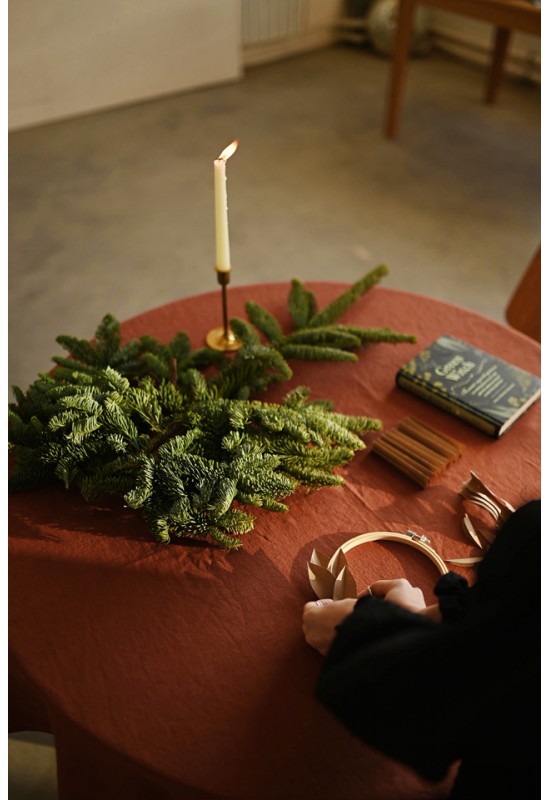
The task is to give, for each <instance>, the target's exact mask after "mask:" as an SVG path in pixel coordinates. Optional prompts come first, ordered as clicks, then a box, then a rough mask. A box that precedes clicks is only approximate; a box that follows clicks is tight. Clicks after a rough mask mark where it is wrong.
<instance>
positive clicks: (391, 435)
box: [381, 429, 449, 473]
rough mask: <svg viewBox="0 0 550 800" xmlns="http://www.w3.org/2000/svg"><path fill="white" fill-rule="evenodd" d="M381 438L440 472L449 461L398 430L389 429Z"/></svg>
mask: <svg viewBox="0 0 550 800" xmlns="http://www.w3.org/2000/svg"><path fill="white" fill-rule="evenodd" d="M381 438H382V439H384V440H385V441H387V442H390V443H391V444H393V445H395V447H398V448H399V449H400V450H403V452H405V453H408V454H409V455H411V456H412V457H414V459H415V460H416V461H418V462H419V463H421V464H425V465H426V466H428V467H430V468H431V469H432V470H434V471H436V472H438V473H439V472H442V471H443V470H444V469H445V467H446V466H447V464H448V463H449V462H448V459H447V458H445V457H444V456H442V455H440V454H439V453H436V452H435V451H434V450H432V449H430V448H429V447H426V445H424V444H421V443H420V442H419V441H418V440H417V439H413V438H412V437H411V436H408V435H407V434H406V433H403V432H402V431H400V430H397V429H394V430H389V431H388V432H387V433H385V434H384V435H383V436H382V437H381Z"/></svg>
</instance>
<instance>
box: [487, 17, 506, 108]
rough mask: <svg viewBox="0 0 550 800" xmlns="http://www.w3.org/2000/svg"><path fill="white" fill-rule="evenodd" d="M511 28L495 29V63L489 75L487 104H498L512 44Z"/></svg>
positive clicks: (492, 64)
mask: <svg viewBox="0 0 550 800" xmlns="http://www.w3.org/2000/svg"><path fill="white" fill-rule="evenodd" d="M510 33H511V31H510V28H501V27H496V28H495V34H494V41H493V61H492V63H491V71H490V73H489V81H488V83H487V92H486V94H485V102H486V103H489V104H492V103H495V102H496V99H497V94H498V90H499V88H500V82H501V78H502V72H503V69H504V61H505V60H506V53H507V51H508V44H509V42H510Z"/></svg>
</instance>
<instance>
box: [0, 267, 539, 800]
mask: <svg viewBox="0 0 550 800" xmlns="http://www.w3.org/2000/svg"><path fill="white" fill-rule="evenodd" d="M308 288H311V289H312V290H313V291H314V292H315V293H316V295H317V297H318V300H319V303H320V304H321V305H325V304H326V303H328V302H329V301H330V300H331V299H334V298H335V297H336V296H337V295H338V294H340V293H341V292H342V291H343V290H344V288H346V287H345V286H344V285H343V284H336V283H319V284H313V285H311V286H309V287H308ZM288 291H289V286H288V285H287V284H263V285H257V286H246V287H238V288H233V289H231V290H230V292H229V311H230V315H231V316H239V317H241V318H245V313H244V303H245V302H246V300H248V299H252V300H255V301H256V302H258V303H260V304H262V305H264V306H265V307H267V308H268V309H269V310H270V311H272V312H273V313H274V314H275V315H276V316H277V317H278V318H279V319H280V320H281V321H282V324H283V326H285V325H287V326H288V324H289V318H288V314H287V311H286V301H287V295H288ZM219 317H220V303H219V296H218V294H217V293H211V294H205V295H201V296H198V297H193V298H188V299H183V300H180V301H177V302H174V303H171V304H169V305H167V306H163V307H162V308H158V309H155V310H153V311H150V312H148V313H145V314H142V315H141V316H139V317H136V318H134V319H132V320H129V321H128V322H126V323H124V324H123V326H122V327H123V335H124V338H125V340H127V339H129V338H133V337H136V336H139V335H141V334H144V333H149V334H151V335H153V336H156V337H158V338H159V339H161V340H162V341H168V340H169V339H171V338H172V337H173V335H174V334H175V333H176V332H177V331H179V330H185V331H187V332H188V333H189V335H190V337H191V340H192V343H193V344H194V345H195V346H198V345H202V344H203V342H204V336H205V334H206V332H207V331H209V330H210V329H211V328H213V327H216V326H217V325H219V324H220V319H219ZM343 321H347V322H350V323H355V324H359V325H365V326H385V325H389V326H391V327H393V328H395V329H397V330H400V331H403V332H410V333H414V334H416V336H417V343H416V344H408V343H407V344H395V345H392V344H379V345H375V346H371V347H367V348H364V349H363V350H362V351H361V353H360V356H359V361H358V362H357V363H356V364H346V363H338V364H327V363H322V364H321V363H318V362H316V363H311V362H310V363H303V362H294V363H293V367H294V370H295V373H294V377H293V378H292V380H291V381H289V382H288V384H287V385H285V386H282V387H278V388H277V389H275V390H272V391H271V392H270V393H269V394H268V395H267V396H266V399H279V398H280V397H281V396H282V395H283V394H284V393H285V392H286V391H288V390H289V389H290V388H292V387H293V386H297V385H307V386H309V387H310V388H311V389H312V397H313V398H321V397H322V398H330V399H332V400H333V401H334V402H335V410H337V411H339V412H342V413H346V414H357V415H368V416H374V417H378V418H380V419H381V420H382V422H383V424H384V427H385V428H388V427H391V426H392V425H394V424H395V423H397V422H398V421H399V420H400V419H402V418H403V417H405V416H408V415H414V416H417V417H419V418H420V419H423V420H424V421H426V422H428V423H429V424H431V425H433V426H435V427H437V428H438V429H439V430H441V431H443V432H444V433H447V434H449V435H451V436H453V437H454V438H456V439H458V440H460V441H461V442H463V443H464V445H465V450H464V454H463V456H462V457H461V459H460V460H459V461H458V462H456V463H455V464H453V465H452V466H451V467H449V468H448V469H447V470H446V471H445V473H444V474H443V475H442V476H441V477H440V478H438V479H437V480H435V481H434V482H433V484H432V485H430V486H429V487H428V488H427V489H424V490H422V489H419V488H418V487H417V486H415V484H413V483H412V482H410V480H409V479H407V478H406V477H404V476H403V475H401V474H400V473H398V472H396V471H395V470H394V469H393V468H392V467H391V466H389V465H388V464H386V463H385V462H384V461H382V460H380V459H379V458H378V457H377V456H376V455H373V454H371V453H370V445H371V444H372V441H373V437H374V435H375V434H369V435H367V437H366V441H367V443H368V444H369V447H367V449H366V450H365V451H362V452H360V453H359V454H357V455H356V456H355V458H354V459H353V461H352V462H351V463H350V465H349V466H348V467H347V468H345V469H344V470H343V471H342V474H343V476H344V478H345V480H346V483H345V485H344V486H343V487H338V488H330V489H328V488H327V489H322V490H318V491H315V492H310V493H306V492H298V493H297V494H295V495H293V496H292V497H291V498H290V500H289V505H290V510H289V511H288V512H286V513H282V514H277V513H273V512H266V511H263V510H258V512H257V518H256V524H255V530H254V531H252V532H250V533H249V534H246V535H245V536H244V544H243V547H242V549H241V550H240V551H238V552H231V553H228V552H224V551H221V550H218V549H215V548H211V547H207V546H204V545H182V544H170V545H161V544H157V543H155V542H153V541H152V540H151V539H150V538H149V535H148V532H147V530H146V527H145V525H144V523H143V521H142V520H141V518H140V516H139V515H138V514H137V513H136V512H133V511H131V510H129V509H125V508H124V507H123V506H122V501H119V500H118V499H109V500H106V501H105V502H102V503H97V504H87V503H85V502H84V500H83V499H82V498H81V497H80V496H79V495H78V493H76V492H73V491H66V490H64V489H63V488H62V487H61V486H55V487H51V486H50V487H47V488H41V489H37V490H35V491H32V492H30V491H29V492H21V493H17V494H14V495H12V496H11V497H10V530H9V533H10V556H9V558H10V561H9V579H10V587H9V592H10V595H9V607H10V629H9V637H10V685H11V691H12V694H11V696H10V707H9V710H10V716H11V728H12V730H25V729H41V730H48V731H51V732H52V733H53V734H54V736H55V742H56V747H57V755H58V780H59V792H60V797H61V800H74V799H75V798H78V800H88V799H90V800H91V799H92V798H93V800H97V798H101V799H102V800H114V798H117V800H118V799H119V798H121V797H131V798H132V799H133V800H141V798H143V800H147V799H148V798H151V799H153V798H154V799H155V800H156V799H157V798H170V800H172V799H173V800H215V798H235V799H237V798H238V800H244V799H245V798H246V800H260V799H261V800H283V798H284V799H285V800H304V799H305V798H313V799H314V800H334V799H335V798H346V800H359V799H360V800H387V799H388V798H392V800H420V798H442V797H444V796H445V795H446V793H447V791H448V788H449V780H450V778H449V780H448V781H447V782H445V783H443V784H441V785H437V786H430V785H428V784H426V783H425V782H423V781H421V780H420V779H419V778H417V777H416V776H415V775H414V774H412V773H411V772H410V771H409V770H407V769H405V768H403V767H401V766H399V765H397V764H395V763H393V762H390V761H389V760H388V759H386V758H384V757H383V756H381V755H380V754H378V753H376V752H374V751H372V750H370V749H369V748H367V747H365V746H364V745H363V744H361V743H360V742H359V741H357V740H355V739H354V738H353V737H352V736H351V735H350V734H348V733H347V731H346V730H344V728H343V727H342V726H341V725H340V724H339V723H338V722H337V721H336V720H334V719H333V718H332V717H331V716H330V715H329V713H328V712H327V711H325V709H323V708H322V707H321V706H320V704H319V703H318V702H317V701H316V700H315V698H314V688H315V683H316V680H317V676H318V673H319V669H320V665H321V656H320V655H318V654H317V653H316V652H315V651H314V650H312V649H311V648H309V647H308V646H307V645H306V644H305V642H304V639H303V635H302V631H301V615H302V608H303V605H304V603H306V602H307V601H308V600H311V599H314V596H313V593H312V591H311V588H310V586H309V583H308V579H307V571H306V563H307V561H308V559H309V557H310V555H311V551H312V550H313V548H314V547H315V548H318V549H319V550H321V551H324V552H326V553H329V554H330V553H332V552H333V551H334V549H335V548H336V547H337V546H338V545H339V544H341V543H342V542H344V541H345V540H346V539H348V538H350V536H352V535H354V534H357V533H361V532H364V531H370V530H395V531H405V530H406V529H407V528H413V529H414V530H416V531H417V532H419V533H424V534H426V535H427V536H428V537H429V538H430V540H431V543H432V546H433V547H434V548H435V549H436V550H437V551H438V552H439V554H440V555H441V556H442V557H443V558H453V557H465V556H470V555H475V548H474V547H473V545H472V544H471V543H469V542H468V541H467V539H466V538H465V536H464V534H463V532H462V530H461V525H460V519H461V513H462V512H461V503H460V498H459V495H458V493H459V491H460V488H461V485H462V483H463V482H464V481H465V480H467V478H468V477H469V475H470V470H475V472H476V473H477V474H478V475H479V476H480V477H481V478H482V479H484V480H485V481H486V482H487V483H488V484H489V485H490V487H491V488H492V489H493V490H494V491H496V493H497V494H498V495H500V496H501V497H504V498H505V499H507V500H508V501H509V502H510V503H512V504H513V505H515V506H519V505H520V504H522V503H523V502H525V501H527V500H530V499H533V498H535V497H538V496H540V403H537V404H536V405H535V406H533V407H532V408H531V409H530V410H529V411H528V412H527V413H526V414H525V415H524V416H523V417H522V418H521V419H520V420H519V421H518V422H517V423H516V424H515V425H514V426H513V427H512V428H511V429H510V430H509V431H508V432H507V433H506V434H505V435H504V436H503V437H502V439H500V440H494V439H491V438H489V437H488V436H487V435H485V434H484V433H482V432H480V431H478V430H476V429H475V428H472V427H470V426H468V425H466V424H465V423H463V422H461V421H459V420H458V419H455V418H454V417H452V416H450V415H449V414H445V413H444V412H442V411H440V410H438V409H436V408H433V407H431V406H428V405H427V404H426V403H425V402H423V401H422V400H419V399H417V398H415V397H413V396H412V395H409V394H407V393H406V392H404V391H402V390H400V389H398V388H396V387H395V383H394V381H395V373H396V371H397V369H398V368H399V367H400V366H401V365H402V364H403V363H405V362H406V361H408V360H409V359H410V358H411V357H412V356H414V355H415V354H416V353H417V352H418V351H419V350H420V349H422V348H423V347H424V346H426V345H428V344H430V343H431V342H432V341H433V340H434V339H435V338H437V337H438V336H439V335H441V334H443V333H450V334H453V335H455V336H457V337H459V338H461V339H463V340H465V341H467V342H470V343H471V344H473V345H475V346H478V347H481V348H483V349H485V350H487V351H488V352H490V353H493V354H494V355H497V356H500V357H501V358H505V359H506V360H508V361H510V362H512V363H515V364H517V365H519V366H522V367H523V368H525V369H527V370H530V371H532V372H535V373H537V374H539V370H540V347H539V345H538V344H537V343H535V342H534V341H532V340H530V339H528V338H527V337H525V336H523V335H522V334H520V333H517V332H515V331H513V330H512V329H510V328H508V327H506V326H504V325H500V324H498V323H496V322H494V321H490V320H488V319H485V318H483V317H481V316H479V315H476V314H473V313H471V312H468V311H466V310H464V309H462V308H459V307H456V306H452V305H449V304H446V303H442V302H438V301H435V300H432V299H428V298H425V297H421V296H418V295H414V294H408V293H404V292H400V291H395V290H390V289H383V288H380V287H377V288H375V289H373V290H372V291H370V292H369V293H368V294H367V295H366V296H365V297H363V298H361V300H359V301H358V302H357V303H356V304H355V305H354V306H353V307H352V309H350V310H349V311H348V312H347V314H346V316H345V319H344V320H343ZM45 367H46V365H45ZM350 559H352V560H353V559H354V560H353V571H354V574H355V576H356V578H357V579H358V584H359V590H360V591H361V590H363V589H365V588H366V586H367V585H368V584H369V583H370V582H372V581H373V580H375V579H376V578H385V577H398V576H401V575H406V576H407V577H408V578H409V579H410V580H411V581H412V582H413V583H416V584H417V585H420V586H421V588H423V589H424V591H425V594H426V597H427V600H428V601H430V600H431V599H433V595H432V591H431V590H432V587H433V585H434V584H435V582H436V580H437V577H438V573H437V570H436V569H435V567H434V565H433V564H431V562H430V561H429V560H428V559H426V558H425V557H424V556H423V555H422V554H420V553H417V552H416V551H413V550H412V548H408V547H406V546H403V545H400V544H388V543H373V544H369V545H367V546H365V547H364V548H362V549H361V552H359V551H354V553H353V554H352V555H351V556H350ZM457 570H458V571H462V574H464V575H465V576H467V577H470V576H471V572H469V571H468V570H467V569H463V570H459V568H457ZM465 679H468V676H465ZM404 680H410V681H411V691H414V676H404ZM448 692H449V694H451V693H452V692H453V685H452V683H449V686H448ZM441 702H442V703H445V697H442V698H441ZM464 713H465V714H467V713H469V711H468V709H465V710H464Z"/></svg>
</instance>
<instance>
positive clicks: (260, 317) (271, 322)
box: [245, 300, 283, 342]
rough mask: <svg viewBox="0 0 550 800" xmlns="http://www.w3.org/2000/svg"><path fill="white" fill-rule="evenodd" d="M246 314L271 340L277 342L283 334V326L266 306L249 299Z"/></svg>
mask: <svg viewBox="0 0 550 800" xmlns="http://www.w3.org/2000/svg"><path fill="white" fill-rule="evenodd" d="M245 308H246V314H247V316H248V319H249V320H250V322H251V323H252V324H253V325H255V326H256V327H257V328H258V329H259V330H260V331H261V332H262V333H263V334H264V336H265V337H266V338H267V339H269V341H271V342H277V341H278V340H279V339H280V338H281V337H282V335H283V332H282V330H281V326H280V325H279V323H278V321H277V320H276V319H275V317H274V316H273V314H271V313H270V312H269V311H266V309H265V308H263V307H262V306H260V305H258V303H254V301H253V300H249V301H248V302H247V303H246V306H245Z"/></svg>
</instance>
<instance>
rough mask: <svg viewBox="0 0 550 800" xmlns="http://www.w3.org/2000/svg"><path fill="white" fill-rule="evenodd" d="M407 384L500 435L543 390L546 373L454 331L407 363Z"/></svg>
mask: <svg viewBox="0 0 550 800" xmlns="http://www.w3.org/2000/svg"><path fill="white" fill-rule="evenodd" d="M396 382H397V384H398V385H399V386H401V387H402V388H403V389H407V390H408V391H411V392H413V393H415V394H418V395H420V396H422V397H424V398H425V399H426V400H428V402H431V403H433V404H435V405H438V406H440V407H441V408H443V409H444V410H445V411H449V412H450V413H452V414H455V416H458V417H461V418H462V419H464V420H465V421H467V422H470V423H471V424H473V425H476V426H477V427H478V428H481V429H482V430H484V431H486V432H487V433H490V434H491V435H493V436H499V435H501V434H502V433H504V431H505V430H507V429H508V428H509V427H510V425H511V424H512V423H513V422H515V420H516V419H517V418H518V417H519V416H521V414H523V412H524V411H526V410H527V408H529V406H530V405H532V404H533V403H534V402H535V401H536V400H537V398H538V397H539V396H540V391H541V389H540V378H538V377H537V376H535V375H532V374H531V373H529V372H526V371H525V370H523V369H521V368H519V367H516V366H514V365H513V364H509V363H508V362H506V361H503V360H502V359H500V358H497V357H496V356H493V355H490V354H489V353H486V352H485V351H484V350H480V349H479V348H477V347H473V346H472V345H470V344H467V343H466V342H463V341H461V340H460V339H457V338H455V337H454V336H451V335H449V334H444V335H443V336H440V337H439V338H438V339H437V340H436V341H435V342H433V343H432V344H431V345H430V346H429V347H427V348H426V349H425V350H423V351H422V352H421V353H419V354H418V355H417V356H416V357H415V358H413V359H411V361H409V362H408V363H407V364H405V365H404V366H403V367H401V369H400V370H399V372H398V373H397V376H396Z"/></svg>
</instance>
